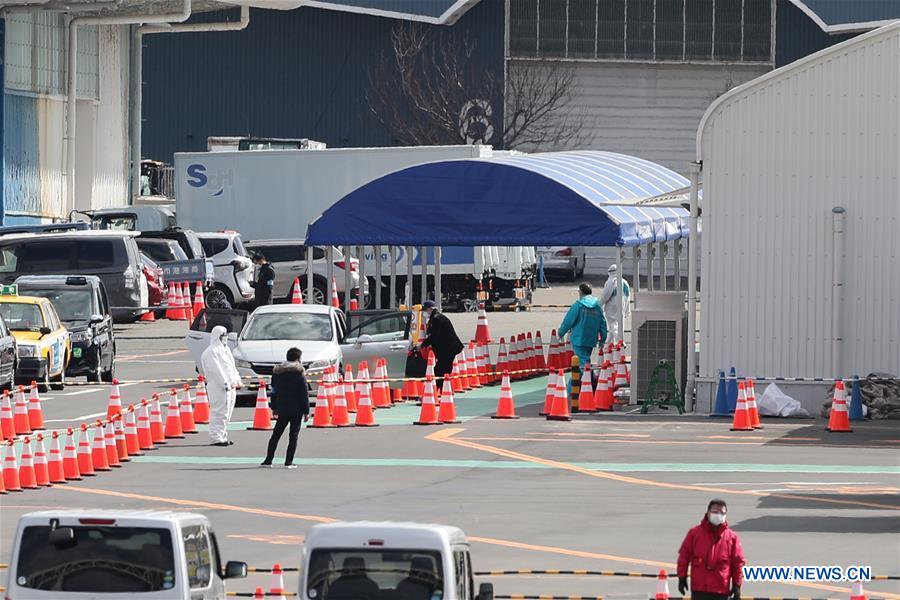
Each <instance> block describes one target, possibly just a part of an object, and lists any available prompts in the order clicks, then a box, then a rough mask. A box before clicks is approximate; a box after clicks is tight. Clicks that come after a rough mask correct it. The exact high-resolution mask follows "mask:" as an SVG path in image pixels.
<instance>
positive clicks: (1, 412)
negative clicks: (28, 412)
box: [0, 390, 16, 440]
mask: <svg viewBox="0 0 900 600" xmlns="http://www.w3.org/2000/svg"><path fill="white" fill-rule="evenodd" d="M0 400H2V406H0V432H2V437H3V439H4V440H11V439H13V438H14V437H16V421H15V417H14V416H13V409H12V404H10V402H9V392H7V391H6V390H3V395H2V399H0Z"/></svg>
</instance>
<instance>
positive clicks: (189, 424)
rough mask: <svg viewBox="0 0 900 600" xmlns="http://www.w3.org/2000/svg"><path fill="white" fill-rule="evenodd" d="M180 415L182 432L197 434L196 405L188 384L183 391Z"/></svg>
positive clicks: (179, 409)
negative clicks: (192, 399)
mask: <svg viewBox="0 0 900 600" xmlns="http://www.w3.org/2000/svg"><path fill="white" fill-rule="evenodd" d="M178 414H179V416H180V417H181V432H182V433H197V424H196V423H195V422H194V403H193V402H192V401H191V386H189V385H188V384H186V383H185V384H184V387H183V388H182V390H181V403H180V405H179V408H178Z"/></svg>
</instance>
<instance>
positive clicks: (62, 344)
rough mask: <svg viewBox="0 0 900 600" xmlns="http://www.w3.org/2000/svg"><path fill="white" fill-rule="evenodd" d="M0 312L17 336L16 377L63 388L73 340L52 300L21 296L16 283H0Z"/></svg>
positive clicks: (7, 325)
mask: <svg viewBox="0 0 900 600" xmlns="http://www.w3.org/2000/svg"><path fill="white" fill-rule="evenodd" d="M0 316H2V317H3V320H4V321H5V322H6V327H7V328H8V329H9V331H10V333H11V334H12V335H13V337H14V338H16V346H17V348H18V349H17V355H18V366H17V367H16V380H17V381H18V382H20V383H29V382H31V381H37V382H38V383H39V384H40V387H41V388H42V389H46V388H47V387H48V386H49V387H51V388H53V389H55V390H61V389H63V388H64V387H65V382H66V367H67V366H68V364H69V358H70V357H71V355H72V344H71V341H70V340H69V332H68V330H66V328H65V327H63V325H62V323H61V322H60V320H59V315H57V314H56V309H54V308H53V305H52V304H50V301H49V300H47V299H46V298H38V297H36V296H20V295H19V294H18V287H17V286H15V285H4V286H0Z"/></svg>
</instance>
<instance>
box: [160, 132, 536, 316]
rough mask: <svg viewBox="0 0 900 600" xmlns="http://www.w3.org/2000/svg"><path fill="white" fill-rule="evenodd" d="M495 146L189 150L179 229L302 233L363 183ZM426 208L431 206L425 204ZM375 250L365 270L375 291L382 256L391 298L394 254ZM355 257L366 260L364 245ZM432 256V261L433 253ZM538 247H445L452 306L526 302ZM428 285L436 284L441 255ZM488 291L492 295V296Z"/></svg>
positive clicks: (180, 187)
mask: <svg viewBox="0 0 900 600" xmlns="http://www.w3.org/2000/svg"><path fill="white" fill-rule="evenodd" d="M494 154H495V153H494V150H493V149H492V148H491V147H490V146H421V147H397V148H338V149H321V148H310V149H306V150H254V151H226V152H221V151H219V152H185V153H177V154H176V155H175V192H176V193H175V196H176V199H177V200H176V212H177V220H178V225H179V226H180V227H184V228H188V229H194V230H196V231H218V230H229V229H234V230H238V231H240V232H241V234H242V236H243V238H244V240H252V239H259V238H265V239H273V238H284V239H303V238H304V237H305V236H306V228H307V226H308V225H309V223H311V222H312V221H313V220H314V219H316V217H318V216H319V215H320V214H321V213H322V212H323V211H325V210H326V209H327V208H329V207H330V206H331V205H332V204H334V203H335V202H337V201H338V200H340V199H341V198H343V197H344V196H345V195H347V194H348V193H350V192H352V191H353V190H355V189H356V188H358V187H360V186H362V185H364V184H366V183H368V182H370V181H372V180H374V179H377V178H379V177H381V176H383V175H387V174H388V173H392V172H394V171H398V170H401V169H404V168H406V167H410V166H413V165H417V164H422V163H427V162H433V161H439V160H452V159H465V158H486V157H490V156H493V155H494ZM423 210H424V207H423ZM380 250H381V251H380V252H375V249H374V248H371V247H367V248H365V250H364V251H363V252H362V254H364V255H365V259H366V262H367V263H368V264H367V265H366V266H365V274H366V276H367V277H368V278H369V279H370V285H369V289H370V290H374V289H376V286H375V285H374V276H375V273H376V262H378V261H377V260H376V257H380V262H381V273H382V281H383V284H384V285H383V286H382V289H383V290H385V291H384V295H383V299H384V300H386V299H387V296H388V293H389V292H388V291H387V290H388V289H389V280H388V274H389V273H390V268H391V266H390V262H391V256H392V254H391V253H390V252H388V251H387V248H385V247H382V248H381V249H380ZM352 253H353V254H354V255H356V256H357V257H358V258H360V256H359V254H360V253H359V252H358V251H357V249H355V248H354V249H352ZM420 254H421V253H420V250H419V249H418V248H417V249H414V250H413V256H414V260H413V286H412V287H413V292H414V293H413V298H412V299H411V300H412V301H419V300H421V296H420V295H419V294H420V290H421V279H420V276H419V273H420V267H419V265H420V264H421V262H420V261H421V258H420ZM426 254H427V256H429V257H433V252H432V251H428V252H427V253H426ZM393 260H394V262H395V263H396V267H395V268H396V275H397V281H396V286H397V291H398V294H399V297H403V290H404V289H407V288H406V286H405V282H406V275H407V259H406V252H405V249H402V248H396V249H394V252H393ZM534 263H535V258H534V248H533V247H513V248H498V247H484V248H445V249H443V252H442V257H441V274H442V277H441V292H442V297H443V299H444V300H445V304H448V305H451V306H453V305H455V306H457V307H459V308H468V309H471V308H472V307H473V306H474V302H473V301H475V300H476V299H477V298H478V296H479V292H481V293H480V297H481V298H482V299H484V298H485V296H487V298H486V299H487V301H488V302H489V303H497V304H509V303H513V302H516V301H518V302H520V303H521V302H523V301H527V298H528V297H529V296H530V294H528V293H527V292H528V291H529V289H530V287H531V282H532V279H533V275H534V267H535V264H534ZM429 264H430V265H432V267H431V268H430V269H429V270H428V272H429V274H430V276H429V277H428V278H427V280H426V281H427V283H426V285H427V287H428V289H429V290H433V289H434V281H433V274H434V267H433V264H434V263H433V258H430V259H429ZM485 292H487V294H485Z"/></svg>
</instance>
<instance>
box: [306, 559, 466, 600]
mask: <svg viewBox="0 0 900 600" xmlns="http://www.w3.org/2000/svg"><path fill="white" fill-rule="evenodd" d="M303 576H305V577H306V578H307V580H306V586H307V588H308V589H309V596H310V598H312V597H315V598H318V599H319V600H345V599H348V598H363V597H365V598H375V597H384V598H420V597H421V598H433V597H441V595H442V592H443V589H444V571H443V568H442V564H441V554H440V552H437V551H432V550H372V549H368V548H366V549H363V548H359V549H342V548H334V549H332V548H320V549H316V550H313V552H312V555H311V556H310V559H309V572H308V573H305V574H304V575H303ZM314 592H315V595H313V593H314ZM465 597H467V598H468V597H470V596H465Z"/></svg>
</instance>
